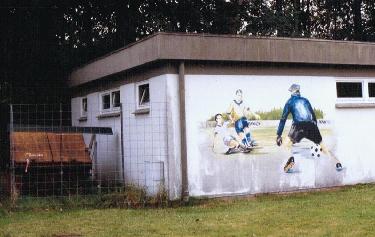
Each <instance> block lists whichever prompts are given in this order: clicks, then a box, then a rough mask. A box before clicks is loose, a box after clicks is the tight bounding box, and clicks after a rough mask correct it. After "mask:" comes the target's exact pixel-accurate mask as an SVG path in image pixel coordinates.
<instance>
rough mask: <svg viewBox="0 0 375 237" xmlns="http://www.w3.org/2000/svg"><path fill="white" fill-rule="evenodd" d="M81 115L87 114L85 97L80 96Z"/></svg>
mask: <svg viewBox="0 0 375 237" xmlns="http://www.w3.org/2000/svg"><path fill="white" fill-rule="evenodd" d="M81 116H82V117H85V116H87V98H86V97H85V98H82V101H81Z"/></svg>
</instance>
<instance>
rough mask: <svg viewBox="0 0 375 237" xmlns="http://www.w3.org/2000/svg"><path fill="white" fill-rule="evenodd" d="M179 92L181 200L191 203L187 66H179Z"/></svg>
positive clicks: (182, 63) (182, 64) (181, 64)
mask: <svg viewBox="0 0 375 237" xmlns="http://www.w3.org/2000/svg"><path fill="white" fill-rule="evenodd" d="M178 91H179V97H180V98H179V99H180V128H181V129H180V132H181V191H182V194H181V198H182V201H183V202H188V201H189V180H188V170H187V151H186V149H187V145H186V112H185V64H184V62H180V64H179V66H178Z"/></svg>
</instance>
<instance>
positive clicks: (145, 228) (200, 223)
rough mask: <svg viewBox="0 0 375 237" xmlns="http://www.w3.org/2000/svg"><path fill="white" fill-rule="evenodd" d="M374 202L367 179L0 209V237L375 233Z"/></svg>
mask: <svg viewBox="0 0 375 237" xmlns="http://www.w3.org/2000/svg"><path fill="white" fill-rule="evenodd" d="M374 204H375V185H373V184H371V185H357V186H353V187H345V188H341V189H337V190H333V191H332V190H331V191H323V192H310V193H297V194H288V195H261V196H258V197H252V198H241V199H239V198H237V199H227V200H222V199H221V200H193V201H192V203H191V204H190V205H188V206H185V207H174V208H163V209H150V208H149V209H147V208H144V209H91V208H87V209H85V208H73V209H69V210H66V209H65V207H61V208H62V209H61V210H60V209H37V210H36V209H33V210H26V211H25V209H24V210H23V211H15V212H10V211H9V210H5V209H4V208H3V209H2V211H1V212H0V236H62V235H65V236H68V235H69V234H70V235H73V234H76V235H77V234H79V235H82V236H373V234H374V231H375V225H374V224H373V223H374V218H375V205H374ZM39 208H40V207H39Z"/></svg>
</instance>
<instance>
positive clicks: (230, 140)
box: [212, 114, 250, 155]
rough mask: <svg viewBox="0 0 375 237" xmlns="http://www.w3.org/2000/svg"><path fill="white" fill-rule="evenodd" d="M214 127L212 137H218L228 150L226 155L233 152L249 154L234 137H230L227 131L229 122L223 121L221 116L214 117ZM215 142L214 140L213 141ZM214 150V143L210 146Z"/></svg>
mask: <svg viewBox="0 0 375 237" xmlns="http://www.w3.org/2000/svg"><path fill="white" fill-rule="evenodd" d="M215 121H216V126H215V130H214V137H216V136H220V137H221V138H222V140H223V142H224V145H225V146H226V147H227V148H228V150H227V151H226V152H225V154H226V155H229V154H232V153H235V152H250V150H247V149H246V147H245V146H244V145H242V144H240V143H239V142H238V141H237V140H236V138H235V137H234V136H232V135H231V134H230V133H229V131H228V126H229V123H230V122H229V121H225V122H224V119H223V116H222V114H216V115H215ZM214 141H215V139H214ZM212 147H213V148H215V142H214V143H213V145H212Z"/></svg>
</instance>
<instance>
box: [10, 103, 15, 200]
mask: <svg viewBox="0 0 375 237" xmlns="http://www.w3.org/2000/svg"><path fill="white" fill-rule="evenodd" d="M9 107H10V124H9V137H10V139H9V140H10V141H9V144H10V149H9V150H10V169H11V173H10V175H11V176H10V195H11V200H12V202H15V201H16V199H17V189H16V173H15V164H14V150H13V147H14V146H13V139H12V136H13V130H14V126H13V125H14V124H13V123H14V117H13V104H10V105H9Z"/></svg>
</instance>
